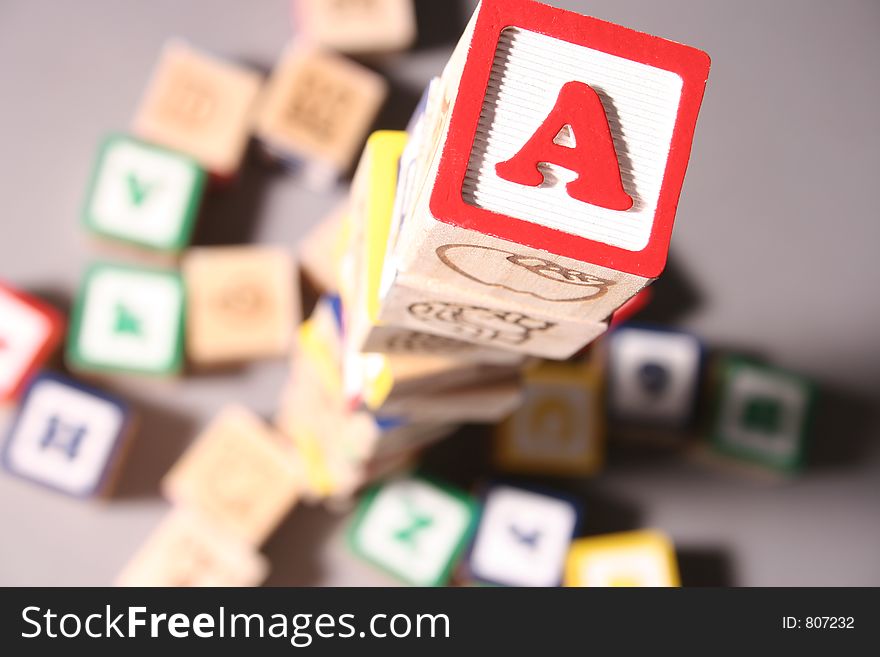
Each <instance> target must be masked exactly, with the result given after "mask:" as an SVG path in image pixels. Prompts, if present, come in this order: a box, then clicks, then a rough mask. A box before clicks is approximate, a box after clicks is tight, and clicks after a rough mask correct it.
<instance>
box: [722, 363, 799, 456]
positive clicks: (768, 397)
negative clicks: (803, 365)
mask: <svg viewBox="0 0 880 657" xmlns="http://www.w3.org/2000/svg"><path fill="white" fill-rule="evenodd" d="M718 370H719V371H718V373H719V379H720V386H719V398H718V404H717V408H716V413H715V419H714V426H713V431H712V443H713V447H714V449H715V450H717V451H718V452H720V453H722V454H725V455H728V456H733V457H736V458H739V459H744V460H748V461H752V462H755V463H758V464H760V465H763V466H767V467H770V468H773V469H777V470H782V471H787V472H792V471H796V470H798V469H800V468H801V467H802V466H803V465H804V461H805V459H806V451H807V443H808V437H809V433H810V424H811V421H812V417H813V406H814V403H815V397H816V393H815V388H814V386H813V385H812V383H810V382H809V381H807V380H806V379H804V378H803V377H800V376H797V375H795V374H791V373H789V372H785V371H782V370H778V369H775V368H772V367H769V366H766V365H762V364H758V363H753V362H750V361H747V360H744V359H740V358H733V357H728V358H725V359H724V360H722V361H721V363H719V368H718Z"/></svg>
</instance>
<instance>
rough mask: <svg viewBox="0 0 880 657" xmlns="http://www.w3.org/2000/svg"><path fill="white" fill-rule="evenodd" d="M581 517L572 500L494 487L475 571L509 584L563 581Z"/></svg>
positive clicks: (481, 530) (480, 530) (485, 578)
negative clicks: (565, 565)
mask: <svg viewBox="0 0 880 657" xmlns="http://www.w3.org/2000/svg"><path fill="white" fill-rule="evenodd" d="M577 521H578V512H577V509H576V508H575V507H574V505H573V504H572V503H571V502H569V501H567V500H563V499H561V498H557V497H551V496H548V495H540V494H537V493H533V492H530V491H527V490H522V489H518V488H512V487H509V486H498V487H493V488H492V489H491V490H490V491H489V493H488V495H486V498H485V501H484V503H483V512H482V515H481V517H480V525H479V527H478V529H477V534H476V538H475V539H474V545H473V548H472V549H471V555H470V560H469V565H470V572H471V574H472V575H473V576H474V577H476V578H477V579H479V580H482V581H486V582H490V583H495V584H502V585H507V586H558V585H559V582H560V581H561V579H562V569H563V566H564V564H565V557H566V554H567V553H568V547H569V543H570V542H571V539H572V536H573V534H574V531H575V528H576V525H577Z"/></svg>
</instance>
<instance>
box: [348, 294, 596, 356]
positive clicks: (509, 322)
mask: <svg viewBox="0 0 880 657" xmlns="http://www.w3.org/2000/svg"><path fill="white" fill-rule="evenodd" d="M508 303H509V302H507V301H501V302H499V301H498V300H497V299H496V298H495V297H494V296H481V295H475V294H470V295H465V294H464V293H462V292H461V291H460V290H456V289H454V288H451V287H447V286H444V285H442V284H441V283H440V282H439V281H437V280H431V279H424V278H420V277H409V278H408V280H407V283H406V284H403V283H402V282H400V281H399V280H397V281H395V282H394V284H393V285H392V287H391V288H390V289H389V290H388V292H387V294H386V296H385V297H384V299H383V301H382V308H381V313H380V315H379V321H380V322H382V323H384V324H386V325H389V326H395V327H399V328H407V329H411V330H414V331H420V332H423V333H432V334H436V335H439V336H444V337H447V338H453V339H456V340H461V341H464V342H471V343H474V344H477V345H480V346H483V347H488V348H492V349H496V350H498V349H504V350H508V351H511V352H514V353H517V354H522V355H527V356H539V357H542V358H549V359H552V360H564V359H567V358H570V357H571V356H573V355H574V354H576V353H578V352H579V351H581V350H582V349H583V348H584V347H586V346H587V345H588V344H590V343H591V342H593V341H594V340H595V339H596V338H598V337H600V336H601V335H602V334H604V333H605V331H606V330H607V329H608V324H607V322H595V321H592V320H582V319H580V318H572V317H568V316H562V315H541V314H538V313H534V312H532V311H530V310H524V309H523V307H522V306H515V305H506V304H508ZM379 336H381V333H379V335H377V336H372V335H371V336H369V337H368V339H367V341H366V342H365V344H364V347H363V350H364V351H374V350H376V349H378V348H380V347H379V345H380V344H381V342H380V341H379Z"/></svg>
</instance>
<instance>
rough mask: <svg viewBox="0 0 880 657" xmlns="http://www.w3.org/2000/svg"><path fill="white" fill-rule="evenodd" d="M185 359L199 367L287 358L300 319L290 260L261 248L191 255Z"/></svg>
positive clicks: (281, 251)
mask: <svg viewBox="0 0 880 657" xmlns="http://www.w3.org/2000/svg"><path fill="white" fill-rule="evenodd" d="M182 266H183V275H184V279H185V282H186V288H187V310H188V316H187V353H188V355H189V357H190V359H191V360H192V361H193V362H194V363H196V364H197V365H218V364H224V363H231V362H241V361H247V360H255V359H259V358H271V357H280V356H284V355H285V354H286V353H287V351H288V349H289V348H290V344H291V339H292V336H293V332H294V330H295V327H296V325H297V324H298V322H299V317H300V313H301V309H300V303H299V286H298V285H297V281H296V270H295V267H294V263H293V259H292V257H291V256H290V254H289V253H288V252H287V251H286V250H284V249H280V248H273V247H263V246H236V247H210V248H199V249H192V250H190V251H188V252H187V254H186V256H185V257H184V260H183V265H182Z"/></svg>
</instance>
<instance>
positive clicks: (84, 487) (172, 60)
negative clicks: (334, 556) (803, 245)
mask: <svg viewBox="0 0 880 657" xmlns="http://www.w3.org/2000/svg"><path fill="white" fill-rule="evenodd" d="M294 18H295V24H296V26H297V31H298V38H297V39H296V40H295V42H294V43H291V44H290V45H289V46H288V47H286V48H285V49H284V51H283V52H282V54H281V57H280V59H279V61H278V63H277V65H276V67H275V69H274V71H273V72H272V74H271V76H270V78H269V80H268V82H267V83H266V84H265V85H264V84H263V81H262V79H261V76H260V75H259V74H258V73H256V72H255V71H253V70H251V69H249V68H247V67H243V66H240V65H238V64H234V63H231V62H226V61H223V60H220V59H218V58H216V57H214V56H212V55H208V54H205V53H203V52H200V51H198V50H196V49H194V48H193V47H191V46H189V45H187V44H185V43H183V42H181V41H172V42H169V44H168V45H167V46H166V47H165V48H164V49H163V50H162V53H161V56H160V60H159V63H158V64H157V66H156V69H155V71H154V73H153V76H152V79H151V81H150V83H149V85H148V88H147V91H146V93H145V95H144V97H143V99H142V102H141V105H140V107H139V109H138V110H137V112H136V116H135V119H134V121H133V125H132V131H131V135H126V134H115V135H112V136H110V137H108V138H107V139H106V140H105V142H104V144H103V146H102V147H101V149H100V151H99V154H98V158H97V162H96V164H95V168H94V173H93V175H92V181H91V184H90V187H89V191H88V194H87V200H86V204H85V207H84V210H83V217H82V221H83V224H84V226H85V228H86V229H87V230H88V232H89V233H90V234H91V235H93V236H94V237H96V238H99V240H100V242H101V243H103V244H110V245H115V246H116V247H124V249H123V250H122V251H120V253H122V254H124V256H125V258H126V259H125V261H124V262H119V261H115V262H96V263H94V264H92V266H90V267H89V269H88V270H87V272H86V274H85V276H84V278H83V280H82V283H81V285H80V289H79V293H78V295H77V298H76V302H75V304H74V308H73V312H72V317H71V322H70V332H69V334H68V339H67V345H66V364H67V366H68V367H69V369H71V370H73V371H75V372H76V373H77V374H79V375H81V376H89V377H96V376H100V377H101V378H102V379H108V378H112V377H115V376H119V375H126V376H131V375H138V376H151V377H163V378H168V377H178V376H183V375H185V374H187V373H188V372H190V371H192V370H193V369H200V370H204V369H208V370H212V369H215V368H218V367H224V368H226V367H229V366H238V365H241V364H245V363H250V362H253V361H256V360H260V359H266V358H289V361H290V372H289V379H288V382H287V384H286V386H285V387H284V390H283V391H282V392H281V395H280V401H279V404H278V408H277V412H276V414H275V416H274V417H273V418H272V421H271V422H267V421H265V420H264V419H262V418H260V417H257V416H256V415H255V414H254V413H252V412H251V411H249V410H248V409H246V408H244V407H241V406H237V405H230V406H226V407H224V408H223V409H220V410H219V412H218V413H217V414H216V416H215V418H214V420H213V421H212V422H211V423H210V425H209V426H208V427H207V428H205V429H204V430H203V432H202V433H201V435H200V436H199V437H198V438H197V439H196V441H195V442H194V443H193V444H192V445H191V447H190V448H189V449H188V450H187V451H186V452H185V453H184V454H183V456H182V457H181V459H180V460H179V461H178V462H177V463H176V464H175V465H174V466H173V467H172V469H171V470H170V472H169V473H168V474H167V475H166V476H165V478H164V479H163V481H162V485H161V488H162V492H163V494H164V495H165V497H166V498H167V499H168V501H169V502H170V503H171V504H172V509H171V510H170V512H169V514H168V515H167V516H166V518H165V519H164V520H163V521H162V523H161V524H160V525H159V526H158V527H157V528H156V530H155V531H154V532H153V534H152V535H151V536H150V537H149V538H148V539H147V542H146V543H145V544H144V546H143V547H142V549H141V550H140V551H139V552H138V553H137V554H136V555H135V556H134V558H133V559H132V560H131V562H130V563H129V564H128V565H127V566H126V568H125V569H124V571H123V573H122V574H121V575H120V577H119V578H118V582H119V583H120V584H123V585H165V586H185V585H220V586H238V585H256V584H259V583H260V582H262V581H263V580H264V579H265V578H266V576H267V575H268V572H269V564H268V562H267V561H266V559H265V558H264V557H263V556H262V555H261V554H260V552H259V550H260V548H261V546H262V545H263V544H264V543H265V542H266V541H267V540H268V539H269V537H270V536H271V535H272V533H273V532H274V531H275V529H276V528H277V527H278V526H279V525H280V524H281V523H282V522H283V521H284V519H285V518H286V517H287V515H288V514H289V513H290V511H291V510H292V509H294V508H295V507H296V506H297V505H298V504H300V503H301V502H306V503H317V502H331V503H333V505H334V506H336V505H337V504H338V503H340V502H342V503H346V502H348V501H349V500H350V499H351V498H352V496H353V495H355V494H356V493H357V492H358V491H360V490H363V489H364V488H365V487H370V488H369V492H368V493H367V494H366V495H365V497H364V498H363V500H362V501H361V503H360V508H359V510H358V512H357V514H356V517H355V519H354V522H353V523H352V525H351V529H350V535H349V536H350V544H351V547H352V549H353V551H354V552H355V553H356V554H357V555H359V556H360V557H362V558H364V559H366V560H367V561H369V562H371V563H373V564H375V565H377V566H378V567H380V568H382V569H384V570H386V571H388V572H390V573H391V574H392V575H394V576H395V577H397V578H398V579H400V580H401V581H404V582H407V583H410V584H414V585H440V584H445V583H448V582H450V581H457V582H465V583H487V584H493V585H512V586H554V585H558V584H559V583H564V584H565V585H570V586H622V585H633V586H635V585H638V586H652V585H653V586H675V585H677V584H678V583H679V575H678V572H677V565H676V559H675V554H674V549H673V547H672V544H671V541H670V540H669V539H668V538H667V537H665V536H664V535H663V534H662V533H659V532H653V531H640V532H628V533H624V534H617V535H608V536H589V537H586V538H579V532H580V531H582V530H583V526H582V524H581V518H582V512H585V513H586V514H589V513H590V510H589V509H586V510H585V511H584V510H582V509H581V508H580V505H579V504H578V502H577V501H576V500H573V499H571V498H569V497H568V496H565V495H561V494H558V493H554V492H552V491H547V490H533V489H531V488H526V487H523V486H521V485H509V484H505V483H496V484H493V485H491V486H489V487H486V488H484V490H483V494H482V495H481V496H479V498H478V497H477V496H472V495H471V494H469V493H468V492H467V491H464V490H459V489H457V488H455V487H451V486H448V485H446V484H443V483H440V482H438V481H435V480H432V479H430V478H427V477H425V476H421V475H413V474H412V473H410V472H409V470H411V469H412V468H413V467H414V466H415V465H416V464H417V463H418V459H419V455H420V454H421V453H422V451H423V450H424V449H425V448H427V447H428V446H430V445H432V444H434V443H435V442H437V441H438V440H440V439H442V438H444V437H445V436H448V435H449V434H450V433H452V432H454V431H455V430H456V429H457V428H458V427H459V426H461V425H462V424H465V423H479V424H490V425H497V430H496V431H495V435H494V437H495V450H494V460H495V465H496V466H497V468H498V469H499V470H501V471H503V472H505V473H509V474H515V475H542V476H561V477H577V478H579V479H582V478H585V477H589V476H592V475H594V474H596V473H597V472H599V471H601V468H602V467H603V465H604V463H605V460H606V452H607V451H608V447H609V444H610V443H611V442H613V440H615V439H616V438H617V437H619V436H620V435H621V434H626V435H627V436H630V435H636V436H638V437H640V438H647V439H648V440H654V439H656V438H657V437H658V436H659V437H662V438H664V439H667V440H668V439H669V438H670V436H671V437H672V438H673V440H672V443H673V444H674V445H676V446H677V445H680V444H682V443H683V442H684V441H683V440H680V437H681V436H683V435H685V434H687V433H688V432H692V431H696V430H698V429H700V417H699V413H698V411H699V409H700V407H701V404H700V402H701V401H702V400H703V399H704V398H705V397H706V395H705V394H703V393H702V391H703V389H704V388H705V387H706V385H705V384H706V381H707V377H706V373H707V369H708V368H706V367H705V366H704V365H705V363H706V362H707V360H708V359H707V350H706V348H705V347H704V345H703V344H702V343H701V341H700V340H699V339H697V338H696V337H695V336H693V335H690V334H688V333H685V332H683V331H673V330H670V329H668V328H663V329H660V328H657V327H652V326H637V325H633V324H629V323H626V322H625V320H627V319H628V318H629V317H631V316H632V315H633V314H634V313H637V312H638V311H639V310H640V309H641V308H642V307H643V306H644V305H645V303H647V300H648V299H649V297H650V290H649V288H647V286H648V285H649V284H650V283H651V282H652V281H653V280H654V279H656V278H657V277H658V276H659V275H660V273H661V272H662V270H663V267H664V264H665V261H666V255H667V250H668V246H669V240H670V237H671V232H672V226H673V222H674V217H675V210H676V205H677V202H678V197H679V194H680V191H681V187H682V183H683V179H684V174H685V170H686V167H687V162H688V157H689V153H690V147H691V142H692V139H693V132H694V126H695V123H696V119H697V114H698V111H699V107H700V102H701V99H702V94H703V89H704V86H705V82H706V78H707V75H708V69H709V60H708V57H707V56H706V54H705V53H702V52H700V51H698V50H695V49H693V48H690V47H688V46H683V45H680V44H676V43H672V42H669V41H665V40H663V39H659V38H657V37H652V36H648V35H645V34H640V33H637V32H633V31H631V30H628V29H626V28H623V27H620V26H616V25H612V24H610V23H606V22H603V21H599V20H597V19H594V18H588V17H584V16H580V15H577V14H573V13H571V12H567V11H562V10H558V9H554V8H551V7H547V6H544V5H540V4H538V3H535V2H532V1H531V0H483V2H482V3H481V4H480V6H479V8H478V9H477V12H476V13H475V14H474V17H473V18H472V20H471V22H470V23H469V25H468V27H467V29H466V31H465V33H464V36H463V37H462V39H461V41H460V43H459V44H458V47H457V48H456V49H455V51H454V53H453V54H452V57H451V59H450V61H449V63H448V65H447V66H446V68H445V70H444V71H443V74H442V75H441V76H440V77H437V78H435V79H434V80H432V81H431V83H430V84H429V85H428V87H427V89H426V90H425V92H424V94H423V97H422V100H421V102H420V103H419V105H418V107H417V108H416V111H415V113H414V114H413V117H412V119H411V121H410V123H409V125H408V127H407V129H406V130H405V131H391V130H380V131H377V132H373V133H372V134H369V132H370V128H371V126H372V124H373V123H374V121H375V118H376V116H377V115H378V112H379V110H380V108H381V106H382V104H383V102H384V99H385V97H386V95H387V92H388V85H387V83H386V82H385V81H384V79H383V78H382V77H381V76H380V75H378V74H377V73H374V72H373V71H372V70H370V69H368V68H366V67H365V66H363V65H361V64H359V63H356V62H355V61H353V60H350V59H347V58H346V57H345V56H344V54H353V55H358V56H365V55H371V56H372V55H378V54H382V53H388V52H394V51H399V50H402V49H405V48H406V47H408V46H409V45H410V44H411V43H412V42H413V40H414V38H415V16H414V11H413V3H412V1H411V0H371V1H370V2H361V1H360V0H350V1H339V2H333V3H330V2H324V1H323V0H315V1H312V0H297V1H295V2H294ZM368 135H369V136H368ZM252 136H253V137H255V138H256V139H257V141H258V142H259V144H260V146H261V148H262V149H263V151H264V152H265V153H266V154H268V155H269V157H270V159H272V160H274V161H277V162H280V163H281V164H283V165H284V166H285V167H287V168H288V169H290V170H291V171H293V172H294V173H295V174H296V175H297V177H298V180H299V181H300V182H303V183H305V184H307V185H309V186H311V187H313V188H318V189H326V188H331V187H332V186H333V185H335V184H336V183H337V182H338V181H339V179H340V178H341V177H344V176H345V174H346V173H348V172H349V171H350V170H351V169H352V168H355V172H354V178H353V183H352V185H351V189H350V193H349V194H348V196H347V198H346V199H345V201H344V202H342V203H341V204H340V205H339V206H338V207H337V209H336V210H335V211H334V212H333V213H332V214H331V215H330V216H328V217H327V218H326V219H325V220H324V221H322V222H321V223H320V225H318V226H317V228H316V229H315V230H314V231H313V232H312V233H311V234H310V235H309V236H308V237H307V238H306V239H305V240H303V241H302V243H301V244H299V245H296V247H295V248H294V246H293V245H284V246H266V245H242V244H236V245H225V246H211V247H208V246H194V239H195V238H194V236H195V235H196V228H197V225H198V224H199V223H202V222H210V221H211V220H212V218H211V217H210V216H204V215H205V214H206V213H205V212H204V210H202V208H203V206H204V204H203V200H204V198H205V196H206V195H208V194H213V193H215V190H216V188H217V187H218V186H227V187H228V186H229V185H230V184H231V183H234V181H235V179H236V178H237V176H238V173H239V171H240V169H241V167H242V166H243V163H244V162H245V153H246V150H247V147H248V143H249V140H250V139H251V137H252ZM364 142H366V145H365V147H364V148H363V150H361V147H362V146H363V144H364ZM359 152H360V153H361V155H360V158H358V153H359ZM355 165H356V166H355ZM294 252H295V253H296V257H297V259H298V260H299V262H300V263H301V265H302V268H303V270H304V273H305V274H306V276H307V278H308V279H309V281H310V282H311V283H312V284H313V285H314V286H315V287H317V288H318V290H319V291H320V292H321V293H322V294H323V296H322V297H321V298H320V300H319V301H318V303H317V305H316V306H315V308H314V310H313V312H312V313H311V314H310V316H309V317H308V318H307V319H306V320H305V321H301V320H302V319H303V318H302V311H301V307H300V306H301V292H300V289H299V287H298V284H297V278H298V276H297V274H298V272H297V267H296V260H295V259H294V257H293V253H294ZM612 317H614V323H615V324H618V326H616V328H615V329H614V330H613V331H612V332H611V333H610V334H609V335H608V337H607V339H604V340H603V342H602V343H601V345H600V346H601V347H602V348H601V349H599V350H595V349H594V350H590V351H587V350H585V347H587V346H589V345H590V344H591V343H593V342H594V341H595V340H596V339H597V338H599V337H600V336H602V335H603V334H604V333H605V332H606V329H607V328H608V326H609V324H610V323H611V322H612ZM64 330H65V321H64V319H63V318H62V316H61V314H60V313H59V312H58V311H56V310H53V309H52V308H51V307H50V306H48V305H47V304H45V303H44V302H42V301H40V300H38V299H36V298H34V297H33V296H31V295H27V294H24V293H22V292H20V291H18V290H14V289H13V288H11V287H9V286H5V285H0V406H3V405H17V406H18V408H17V413H16V415H15V418H14V420H13V422H12V425H11V429H10V432H9V435H8V438H7V441H6V444H5V446H4V449H3V463H4V466H5V467H6V469H7V470H9V471H10V472H11V473H13V474H15V475H18V476H20V477H22V478H26V479H30V480H33V481H36V482H38V483H40V484H42V485H44V486H47V487H50V488H53V489H55V490H57V491H61V492H63V493H66V494H69V495H73V496H78V497H91V496H99V495H106V494H107V493H108V492H109V491H110V490H111V485H112V483H113V482H114V481H115V479H116V478H117V476H118V475H119V473H120V472H121V467H122V463H123V459H124V456H125V452H126V448H127V447H128V446H129V445H130V443H131V441H130V438H131V435H132V430H133V428H134V426H135V425H136V422H135V421H134V413H133V412H132V410H131V408H130V405H129V404H127V403H126V402H125V401H123V400H121V399H117V398H116V397H115V396H113V395H109V394H107V393H105V392H102V391H100V390H97V389H95V388H93V387H91V386H84V385H82V384H80V383H77V382H75V381H74V380H72V379H70V378H68V377H66V376H62V375H58V374H53V373H50V372H48V371H43V372H42V373H41V370H46V369H47V368H48V367H49V365H50V364H51V357H52V355H53V353H54V352H55V351H56V349H57V347H58V345H59V343H60V342H61V339H62V336H63V334H64ZM541 359H550V360H552V361H564V362H550V361H549V360H548V361H543V360H541ZM714 373H715V380H716V382H717V385H716V390H717V392H718V394H717V397H718V398H717V400H716V406H715V413H714V415H713V419H712V421H711V428H710V430H709V434H710V435H711V441H710V442H711V445H712V447H713V448H714V450H715V451H716V452H717V453H719V454H724V455H727V456H729V457H730V456H732V457H734V458H736V459H739V460H744V461H751V462H755V463H758V464H761V465H763V466H764V467H766V468H769V469H773V470H778V471H783V472H791V471H793V470H796V469H797V468H799V467H800V466H801V465H802V464H803V463H804V460H805V453H806V452H805V450H806V444H807V438H808V424H809V420H810V417H811V409H812V406H813V401H814V397H815V394H814V391H813V388H812V386H811V385H810V384H809V383H808V382H806V381H804V380H803V379H801V378H800V377H797V376H795V375H792V374H788V373H785V372H781V371H778V370H775V369H772V368H770V367H768V366H766V365H761V364H758V363H756V362H753V361H749V360H745V359H739V358H726V359H721V360H719V361H718V363H717V368H716V369H715V371H714ZM606 381H607V386H606ZM606 388H607V389H606ZM606 416H607V421H606ZM382 481H386V482H387V483H384V484H383V483H382Z"/></svg>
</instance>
